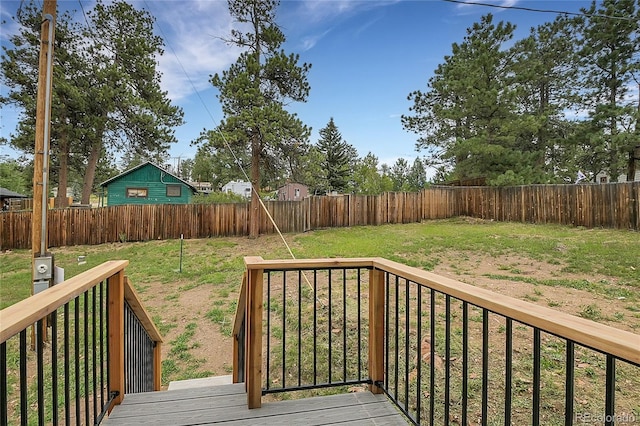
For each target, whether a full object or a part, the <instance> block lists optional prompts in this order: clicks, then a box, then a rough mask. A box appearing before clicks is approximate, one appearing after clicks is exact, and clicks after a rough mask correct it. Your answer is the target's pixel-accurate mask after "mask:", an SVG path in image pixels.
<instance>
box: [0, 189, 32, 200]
mask: <svg viewBox="0 0 640 426" xmlns="http://www.w3.org/2000/svg"><path fill="white" fill-rule="evenodd" d="M0 197H2V198H27V196H26V195H22V194H18V193H17V192H13V191H10V190H8V189H7V188H0Z"/></svg>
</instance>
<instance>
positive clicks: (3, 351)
mask: <svg viewBox="0 0 640 426" xmlns="http://www.w3.org/2000/svg"><path fill="white" fill-rule="evenodd" d="M0 368H1V369H2V371H7V342H2V343H0ZM7 393H8V392H7V375H6V374H3V375H2V376H0V424H3V425H6V424H9V423H8V421H7V420H8V414H9V413H8V410H9V409H8V407H9V406H8V402H7Z"/></svg>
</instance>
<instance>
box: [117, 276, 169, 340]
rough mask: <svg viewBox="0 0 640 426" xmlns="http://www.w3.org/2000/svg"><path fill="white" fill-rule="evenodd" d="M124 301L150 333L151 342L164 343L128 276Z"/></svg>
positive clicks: (125, 282)
mask: <svg viewBox="0 0 640 426" xmlns="http://www.w3.org/2000/svg"><path fill="white" fill-rule="evenodd" d="M124 299H125V300H126V301H127V302H128V303H129V306H131V310H132V311H133V313H134V314H136V317H137V318H138V320H139V321H140V323H141V324H142V326H143V327H144V329H145V330H146V331H147V333H149V337H150V338H151V340H153V341H154V342H157V343H162V342H163V340H162V336H161V335H160V332H159V331H158V328H157V327H156V324H155V323H154V322H153V320H152V319H151V316H150V315H149V313H148V312H147V310H146V309H145V308H144V306H143V305H142V303H141V301H140V298H139V297H138V293H137V292H136V290H135V288H133V285H132V284H131V281H129V277H127V276H125V277H124Z"/></svg>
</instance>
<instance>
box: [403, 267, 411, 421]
mask: <svg viewBox="0 0 640 426" xmlns="http://www.w3.org/2000/svg"><path fill="white" fill-rule="evenodd" d="M409 290H410V289H409V280H408V279H405V280H404V412H405V413H408V412H409V362H410V358H409V343H410V341H409V335H410V334H411V318H410V315H409V312H410V306H409V302H410V296H411V295H410V292H409Z"/></svg>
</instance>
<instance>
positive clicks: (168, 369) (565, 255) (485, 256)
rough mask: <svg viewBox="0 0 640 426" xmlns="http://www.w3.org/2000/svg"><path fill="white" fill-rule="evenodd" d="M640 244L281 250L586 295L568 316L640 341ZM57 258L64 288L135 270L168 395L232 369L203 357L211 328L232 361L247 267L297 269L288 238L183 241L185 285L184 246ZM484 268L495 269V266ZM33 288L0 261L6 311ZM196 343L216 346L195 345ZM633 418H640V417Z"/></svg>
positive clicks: (348, 241) (463, 223) (413, 227)
mask: <svg viewBox="0 0 640 426" xmlns="http://www.w3.org/2000/svg"><path fill="white" fill-rule="evenodd" d="M638 235H639V234H638V233H637V232H628V231H619V230H605V229H593V230H587V229H582V228H571V227H563V226H556V225H529V224H518V223H497V222H484V221H480V220H471V219H464V218H461V219H451V220H438V221H430V222H425V223H420V224H407V225H384V226H379V227H355V228H342V229H330V230H320V231H313V232H308V233H304V234H296V235H286V236H285V238H286V239H287V241H288V242H289V244H290V246H291V248H292V250H293V252H294V254H295V255H296V257H298V258H326V257H328V258H332V257H369V256H371V257H384V258H387V259H390V260H395V261H397V262H400V263H403V264H406V265H411V266H415V267H418V268H421V269H426V270H434V269H447V268H448V270H449V271H450V272H451V275H452V276H454V277H456V278H457V279H460V280H462V281H467V282H469V281H473V280H476V279H481V280H482V281H483V285H486V286H487V287H488V288H490V289H493V287H492V286H493V285H494V284H496V285H497V284H499V283H505V282H506V283H508V285H509V286H510V287H511V288H516V289H517V288H519V287H522V288H523V289H524V288H526V289H525V290H523V292H522V294H520V295H519V296H518V297H520V298H522V299H525V300H529V301H532V302H534V303H538V304H543V305H545V306H549V307H552V308H554V309H559V310H564V311H568V310H569V309H570V301H568V300H560V299H558V298H557V297H555V296H554V295H557V294H558V292H562V293H564V294H569V293H571V292H583V293H581V294H586V295H587V296H588V298H589V299H588V301H587V302H584V303H581V304H579V306H578V308H577V309H575V310H574V311H572V312H571V311H570V312H571V313H573V314H577V315H580V316H583V317H585V318H589V319H593V320H595V321H599V322H614V323H615V324H614V325H615V326H620V327H629V328H631V329H634V330H636V329H639V328H640V260H639V258H638V253H640V237H639V236H638ZM52 251H53V252H54V254H55V261H56V265H57V266H61V267H63V268H64V269H65V275H66V277H67V278H69V277H71V276H74V275H77V274H78V273H80V272H82V271H85V270H88V269H90V268H92V267H94V266H97V265H99V264H101V263H102V262H104V261H107V260H113V259H127V260H129V261H130V264H129V266H128V268H127V275H128V276H129V277H130V279H131V281H132V282H133V283H134V285H135V286H136V288H137V290H138V291H139V292H140V294H141V298H142V299H143V303H144V304H145V306H146V307H147V309H148V310H149V312H150V313H151V315H152V317H153V320H154V322H155V323H156V325H157V326H158V328H159V330H160V332H161V334H162V335H163V336H165V343H164V345H163V357H164V360H163V384H167V383H168V382H169V381H171V380H180V379H187V378H197V377H205V376H209V375H212V374H220V373H228V372H229V371H230V365H229V364H228V363H224V362H222V361H217V360H216V359H215V358H216V356H212V355H210V354H211V353H213V352H211V351H212V348H209V347H207V345H209V344H210V342H209V340H213V338H212V337H210V336H211V333H208V331H206V330H208V329H207V327H209V328H215V329H216V330H217V332H218V333H219V334H218V335H216V337H215V338H216V339H218V340H220V339H227V340H224V343H223V344H221V345H220V346H222V348H221V349H219V350H220V351H224V354H226V353H227V352H230V340H231V339H230V338H229V336H230V334H231V324H232V322H233V319H234V314H235V307H236V303H237V297H238V290H239V286H240V281H241V277H242V273H243V271H244V263H243V257H244V256H262V257H264V258H266V259H279V258H281V259H286V258H289V254H288V252H287V250H286V248H285V247H284V246H283V245H282V242H281V240H280V238H279V237H278V236H273V235H270V236H262V237H260V238H259V239H257V240H248V239H246V238H216V239H202V240H185V241H184V242H183V259H182V272H181V273H180V272H179V271H178V268H179V265H180V241H179V240H170V241H149V242H139V243H116V244H105V245H102V246H79V247H65V248H54V249H52ZM80 255H82V256H86V260H87V263H86V264H84V265H78V262H77V257H78V256H80ZM494 259H496V260H494ZM487 262H494V264H493V265H487V264H486V263H487ZM480 267H482V270H481V269H480ZM30 285H31V255H30V252H29V251H27V250H16V251H13V252H9V253H2V254H0V307H3V308H4V307H6V306H9V305H11V304H13V303H15V302H17V301H19V300H21V299H24V298H26V297H28V296H29V294H30ZM570 298H571V296H567V299H570ZM194 302H198V303H199V304H198V306H197V308H196V307H194V308H190V306H192V305H191V304H192V303H194ZM283 307H284V305H283V303H282V301H274V302H273V303H272V305H271V310H272V312H274V313H276V314H278V313H280V312H281V311H282V309H283ZM469 319H470V321H471V324H472V325H473V326H477V325H478V324H480V323H481V322H482V315H481V314H479V313H478V312H475V311H471V312H469ZM495 327H496V331H497V332H498V333H504V328H503V326H502V325H501V324H498V325H496V326H495ZM205 331H206V333H205ZM283 331H284V330H283V329H282V327H281V324H278V325H274V328H273V329H272V332H273V333H274V336H275V337H276V338H281V337H282V333H283ZM514 332H516V333H525V334H526V333H530V330H529V329H527V328H521V326H519V325H517V324H514ZM199 333H205V335H206V336H209V337H207V338H198V336H199ZM207 333H208V334H207ZM213 349H215V348H213ZM440 349H441V348H440V347H438V350H440ZM457 350H458V349H457V348H456V349H455V351H457ZM543 350H544V351H546V352H549V358H550V359H552V360H554V359H561V358H562V356H563V355H562V351H563V346H562V343H561V342H556V341H555V340H553V339H550V340H549V343H548V346H545V347H543ZM455 351H454V354H456V356H458V354H457V352H455ZM556 352H557V353H556ZM221 353H222V352H221ZM305 355H308V354H305ZM218 358H220V357H218ZM545 358H546V357H545ZM303 361H306V360H303ZM216 362H218V364H215V363H216ZM295 362H297V360H295V359H288V360H287V365H294V364H295ZM600 364H602V362H601V360H600V359H599V358H598V359H595V358H594V359H591V358H586V359H584V360H582V359H581V360H580V361H579V365H578V367H577V373H576V376H577V377H578V379H579V380H582V381H584V382H585V383H591V381H593V382H594V383H595V382H596V381H598V380H599V379H600V377H599V375H600ZM305 365H306V363H305ZM558 365H559V364H558ZM558 365H556V363H555V362H551V363H550V364H549V365H545V366H544V370H545V371H548V372H550V374H552V373H553V374H556V375H559V377H560V376H561V375H562V372H561V371H560V367H559V366H558ZM580 365H582V367H581V366H580ZM516 368H517V369H518V370H517V371H516V373H515V374H514V387H515V388H514V392H516V393H522V394H528V392H529V391H530V382H529V381H528V380H529V379H528V378H527V377H529V375H530V371H529V370H528V369H529V368H530V367H528V366H526V365H525V364H522V365H521V366H517V367H516ZM621 374H627V375H628V376H625V377H624V379H625V380H630V381H631V382H630V383H635V382H636V381H637V377H635V376H633V375H632V374H634V373H626V372H625V370H624V369H621ZM635 374H637V373H635ZM558 380H559V379H558ZM625 383H626V382H625ZM553 386H555V385H552V384H550V385H549V387H548V388H546V389H545V392H549V395H551V396H553V394H554V393H555V392H557V391H558V389H556V388H555V387H553ZM560 390H561V389H560ZM470 391H471V392H472V393H473V392H475V393H476V394H477V393H478V392H479V387H478V380H477V378H471V379H470ZM625 392H626V391H625ZM586 399H587V398H586V397H585V400H586ZM637 410H638V414H639V415H640V407H638V409H637Z"/></svg>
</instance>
